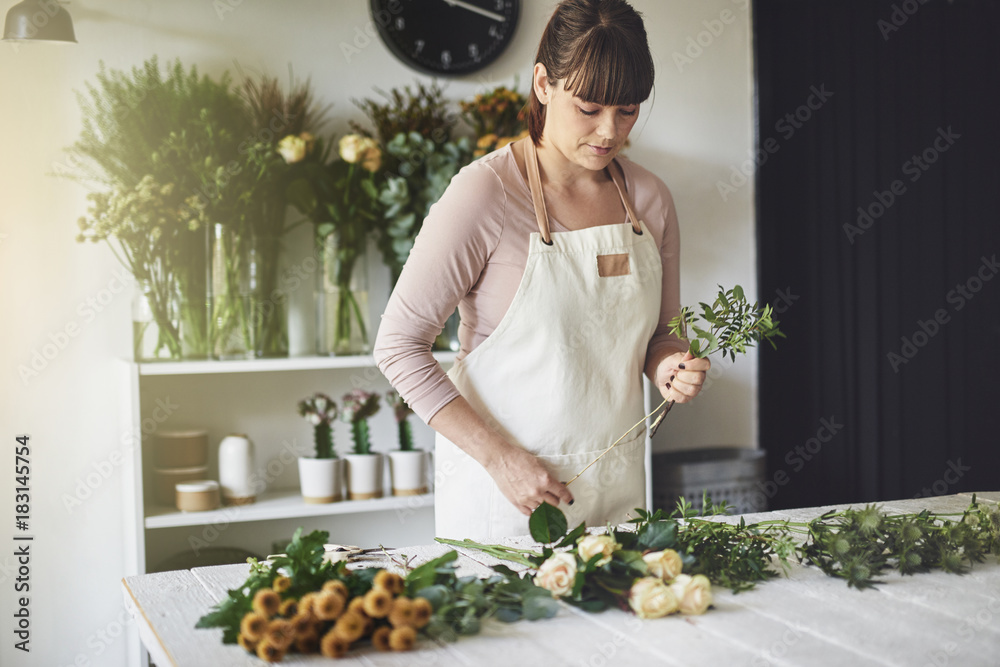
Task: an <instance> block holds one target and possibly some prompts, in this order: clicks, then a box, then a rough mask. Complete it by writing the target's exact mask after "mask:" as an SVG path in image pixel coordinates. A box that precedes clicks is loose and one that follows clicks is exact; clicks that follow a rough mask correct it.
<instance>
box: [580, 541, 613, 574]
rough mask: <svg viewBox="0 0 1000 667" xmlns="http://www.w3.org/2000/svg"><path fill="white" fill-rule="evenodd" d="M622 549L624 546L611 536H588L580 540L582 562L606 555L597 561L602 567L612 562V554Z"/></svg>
mask: <svg viewBox="0 0 1000 667" xmlns="http://www.w3.org/2000/svg"><path fill="white" fill-rule="evenodd" d="M621 548H622V545H620V544H618V543H617V542H615V538H613V537H611V536H610V535H587V536H586V537H584V538H583V539H581V540H580V546H579V551H580V560H582V561H583V562H584V563H586V562H587V561H589V560H590V559H591V558H593V557H594V556H596V555H597V554H604V555H603V556H601V558H600V559H599V560H598V561H597V566H598V567H600V566H602V565H605V564H607V563H610V562H611V554H613V553H614V552H616V551H618V550H619V549H621Z"/></svg>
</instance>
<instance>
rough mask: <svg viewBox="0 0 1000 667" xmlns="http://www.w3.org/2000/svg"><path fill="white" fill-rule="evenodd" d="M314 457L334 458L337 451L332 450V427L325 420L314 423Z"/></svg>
mask: <svg viewBox="0 0 1000 667" xmlns="http://www.w3.org/2000/svg"><path fill="white" fill-rule="evenodd" d="M315 433H316V458H318V459H335V458H337V453H336V452H334V451H333V427H331V426H330V424H328V423H326V422H321V423H319V424H316V431H315Z"/></svg>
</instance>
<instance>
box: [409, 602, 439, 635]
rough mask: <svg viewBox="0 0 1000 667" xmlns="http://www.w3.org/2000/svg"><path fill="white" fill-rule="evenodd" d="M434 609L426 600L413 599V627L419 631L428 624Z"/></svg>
mask: <svg viewBox="0 0 1000 667" xmlns="http://www.w3.org/2000/svg"><path fill="white" fill-rule="evenodd" d="M433 613H434V608H433V607H432V606H431V603H430V601H429V600H427V599H426V598H415V599H414V600H413V627H415V628H416V629H418V630H419V629H420V628H422V627H424V626H425V625H427V624H428V623H430V621H431V614H433Z"/></svg>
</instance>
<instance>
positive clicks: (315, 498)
mask: <svg viewBox="0 0 1000 667" xmlns="http://www.w3.org/2000/svg"><path fill="white" fill-rule="evenodd" d="M343 479H344V460H343V459H313V458H305V457H301V458H299V484H300V486H301V488H302V499H303V500H304V501H305V502H307V503H309V504H320V503H335V502H337V501H338V500H343V498H344V495H343Z"/></svg>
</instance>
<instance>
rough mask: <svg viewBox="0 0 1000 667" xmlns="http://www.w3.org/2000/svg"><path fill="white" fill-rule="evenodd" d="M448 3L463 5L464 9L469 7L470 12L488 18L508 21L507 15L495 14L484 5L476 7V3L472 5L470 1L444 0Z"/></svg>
mask: <svg viewBox="0 0 1000 667" xmlns="http://www.w3.org/2000/svg"><path fill="white" fill-rule="evenodd" d="M444 2H445V4H446V5H450V6H451V7H461V8H462V9H468V10H469V11H470V12H475V13H477V14H482V15H483V16H485V17H486V18H488V19H493V20H494V21H506V20H507V17H506V16H502V15H500V14H495V13H493V12H491V11H489V10H488V9H483V8H482V7H476V6H475V5H470V4H469V3H468V2H462V0H444Z"/></svg>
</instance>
